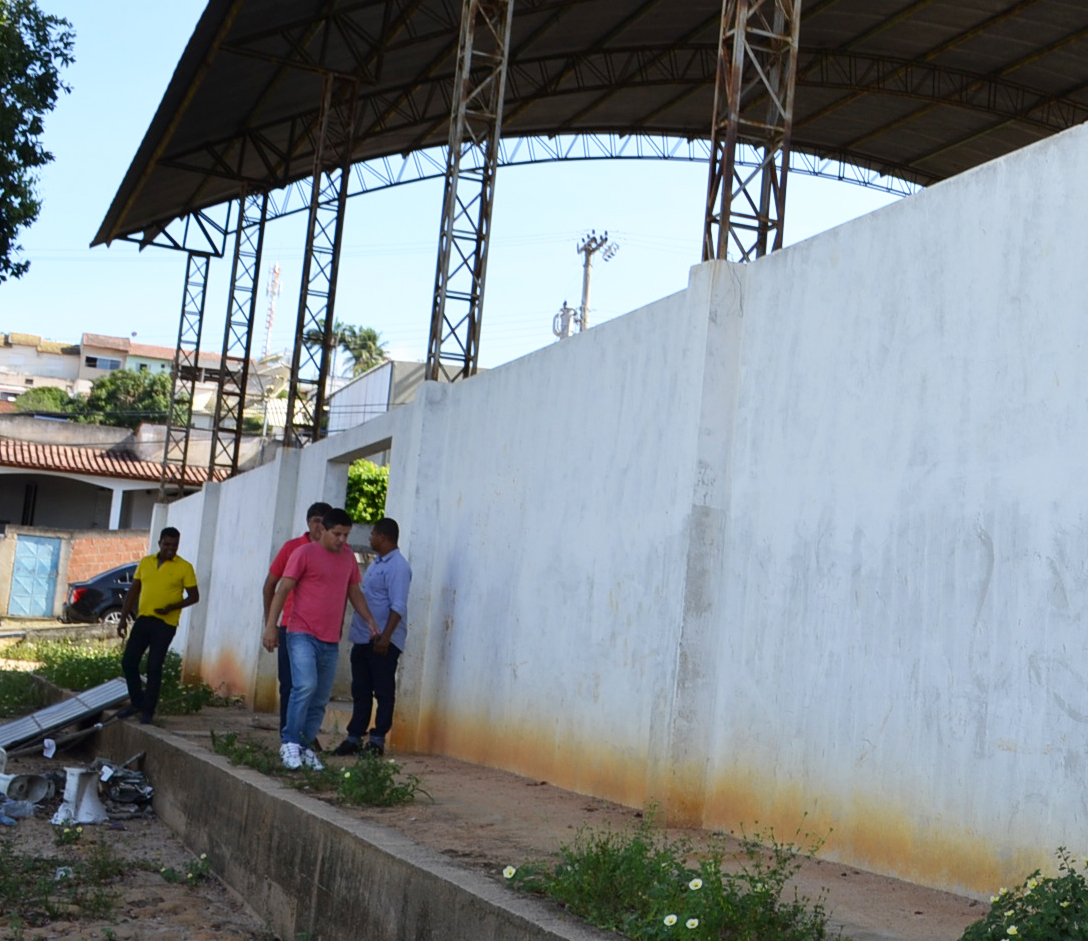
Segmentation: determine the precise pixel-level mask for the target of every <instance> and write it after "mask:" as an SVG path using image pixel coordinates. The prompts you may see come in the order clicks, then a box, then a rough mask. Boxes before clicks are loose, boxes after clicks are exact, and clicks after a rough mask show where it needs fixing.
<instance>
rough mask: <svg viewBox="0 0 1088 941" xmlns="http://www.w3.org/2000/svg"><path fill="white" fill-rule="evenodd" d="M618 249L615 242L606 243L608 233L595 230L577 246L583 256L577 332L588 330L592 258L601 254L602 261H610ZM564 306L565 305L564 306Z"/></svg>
mask: <svg viewBox="0 0 1088 941" xmlns="http://www.w3.org/2000/svg"><path fill="white" fill-rule="evenodd" d="M619 250H620V247H619V246H618V245H617V244H616V243H615V242H610V241H608V233H607V232H605V233H604V235H598V234H597V232H596V230H595V229H594V230H590V233H589V235H587V236H586V237H585V238H584V239H582V244H581V245H579V246H578V254H579V255H583V256H584V260H583V262H582V307H581V310H580V312H579V316H578V330H579V331H583V330H588V329H589V282H590V278H591V277H592V272H593V256H594V255H595V254H596V253H597V252H601V253H602V254H601V258H602V259H604V261H611V260H612V259H613V258H614V257H615V255H616V252H618V251H619ZM564 306H565V305H564Z"/></svg>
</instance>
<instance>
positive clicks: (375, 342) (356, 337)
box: [302, 320, 386, 376]
mask: <svg viewBox="0 0 1088 941" xmlns="http://www.w3.org/2000/svg"><path fill="white" fill-rule="evenodd" d="M323 339H324V337H323V336H322V334H321V332H320V331H318V330H315V329H310V330H307V331H306V333H305V335H304V336H303V338H302V342H303V343H305V344H306V346H308V347H310V349H313V348H315V347H317V348H320V347H321V344H322V341H323ZM336 349H341V350H343V351H344V352H345V353H347V354H348V356H350V357H351V374H352V375H353V376H359V375H361V374H362V373H364V372H366V371H367V370H368V369H372V368H373V367H375V366H377V365H378V363H380V362H382V360H384V359H385V356H386V350H385V347H384V346H383V345H382V337H381V334H380V333H378V331H377V330H375V329H374V328H373V327H355V326H352V325H351V324H342V323H341V322H340V321H339V320H337V321H335V322H334V323H333V325H332V345H331V347H330V350H329V352H330V353H332V351H334V350H336Z"/></svg>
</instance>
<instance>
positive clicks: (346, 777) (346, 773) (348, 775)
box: [344, 771, 351, 781]
mask: <svg viewBox="0 0 1088 941" xmlns="http://www.w3.org/2000/svg"><path fill="white" fill-rule="evenodd" d="M350 777H351V772H350V771H345V772H344V780H345V781H346V780H347V779H348V778H350Z"/></svg>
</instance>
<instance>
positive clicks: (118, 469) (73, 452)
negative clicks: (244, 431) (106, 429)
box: [0, 438, 227, 486]
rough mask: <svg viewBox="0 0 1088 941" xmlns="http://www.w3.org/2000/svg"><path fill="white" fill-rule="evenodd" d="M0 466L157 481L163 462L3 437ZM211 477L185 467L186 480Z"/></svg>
mask: <svg viewBox="0 0 1088 941" xmlns="http://www.w3.org/2000/svg"><path fill="white" fill-rule="evenodd" d="M0 467H20V468H25V469H27V470H49V471H57V472H59V473H69V474H94V475H95V476H98V477H114V478H122V479H124V480H146V481H153V482H155V483H158V481H159V479H160V477H161V476H162V464H160V463H159V462H157V461H141V460H140V459H139V458H136V457H133V456H131V455H128V454H123V453H122V454H115V453H111V452H109V451H106V450H101V449H98V448H80V447H74V446H72V445H66V444H35V443H34V442H31V441H14V440H12V439H9V438H0ZM226 476H227V471H226V469H225V468H219V469H217V470H216V472H215V476H214V479H216V480H222V479H224V478H225V477H226ZM207 480H208V469H207V468H206V467H186V468H185V483H187V484H192V485H194V486H200V485H201V484H203V483H206V482H207Z"/></svg>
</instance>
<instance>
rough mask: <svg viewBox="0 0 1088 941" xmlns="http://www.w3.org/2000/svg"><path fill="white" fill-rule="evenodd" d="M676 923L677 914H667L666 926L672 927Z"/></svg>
mask: <svg viewBox="0 0 1088 941" xmlns="http://www.w3.org/2000/svg"><path fill="white" fill-rule="evenodd" d="M675 924H676V916H675V915H666V916H665V926H666V927H667V928H671V927H672V926H673V925H675Z"/></svg>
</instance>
